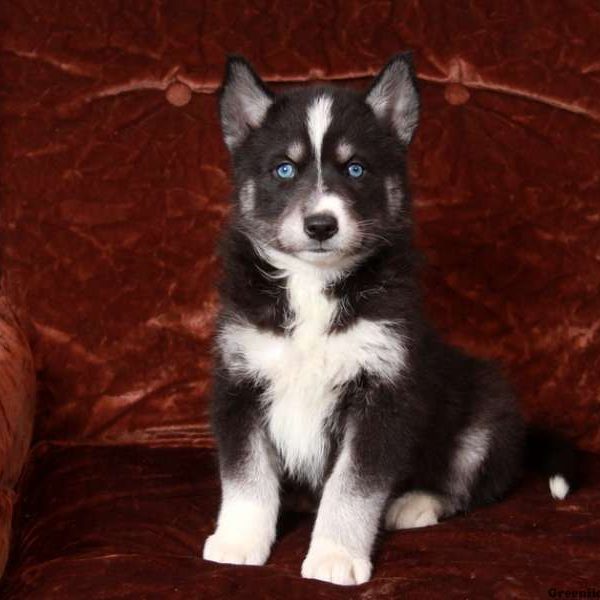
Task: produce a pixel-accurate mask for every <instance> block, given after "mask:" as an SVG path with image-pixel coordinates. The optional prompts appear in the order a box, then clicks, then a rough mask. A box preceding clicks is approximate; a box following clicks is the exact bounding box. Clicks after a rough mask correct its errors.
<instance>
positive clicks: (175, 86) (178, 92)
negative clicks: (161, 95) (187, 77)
mask: <svg viewBox="0 0 600 600" xmlns="http://www.w3.org/2000/svg"><path fill="white" fill-rule="evenodd" d="M166 96H167V100H168V101H169V102H170V103H171V104H172V105H173V106H185V105H186V104H187V103H188V102H189V101H190V100H191V99H192V90H190V88H189V87H188V86H187V85H185V83H181V82H180V81H177V82H175V83H172V84H171V85H170V86H169V87H168V88H167V92H166Z"/></svg>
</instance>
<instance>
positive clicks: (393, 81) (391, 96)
mask: <svg viewBox="0 0 600 600" xmlns="http://www.w3.org/2000/svg"><path fill="white" fill-rule="evenodd" d="M365 102H366V103H367V104H368V105H369V106H370V107H371V108H372V109H373V112H374V113H375V116H376V117H377V118H378V119H380V120H381V121H382V122H385V123H386V124H389V125H391V127H392V128H393V129H394V131H395V132H396V134H397V136H398V137H399V138H400V140H401V141H402V142H403V143H404V144H406V145H408V144H409V143H410V141H411V139H412V137H413V134H414V132H415V129H416V128H417V123H418V122H419V94H418V92H417V87H416V77H415V73H414V69H413V64H412V54H411V53H410V52H404V53H402V54H397V55H396V56H394V58H392V59H391V60H390V62H388V64H387V65H386V66H385V67H383V69H382V70H381V72H380V73H379V75H377V77H375V79H374V80H373V83H372V85H371V87H370V88H369V90H368V92H367V94H366V96H365Z"/></svg>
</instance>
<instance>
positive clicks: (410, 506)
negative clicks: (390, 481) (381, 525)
mask: <svg viewBox="0 0 600 600" xmlns="http://www.w3.org/2000/svg"><path fill="white" fill-rule="evenodd" d="M453 512H454V511H453V510H452V505H451V502H450V501H449V500H448V498H446V497H445V496H442V495H440V494H434V493H431V492H426V491H422V490H411V491H410V492H406V493H405V494H402V496H399V497H398V498H396V499H395V500H392V502H391V503H390V504H389V506H388V507H387V510H386V513H385V528H386V529H387V530H389V531H394V530H396V529H414V528H416V527H428V526H429V525H436V524H437V523H438V521H439V520H440V519H441V518H442V517H448V516H450V515H451V514H452V513H453Z"/></svg>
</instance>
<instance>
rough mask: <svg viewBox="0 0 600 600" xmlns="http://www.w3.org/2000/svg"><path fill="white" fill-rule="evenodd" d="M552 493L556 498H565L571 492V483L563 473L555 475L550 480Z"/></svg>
mask: <svg viewBox="0 0 600 600" xmlns="http://www.w3.org/2000/svg"><path fill="white" fill-rule="evenodd" d="M548 483H549V485H550V493H551V494H552V497H553V498H555V499H556V500H564V499H565V498H566V497H567V494H568V493H569V489H570V488H569V484H568V483H567V480H566V479H565V478H564V477H563V476H562V475H553V476H552V477H550V479H549V481H548Z"/></svg>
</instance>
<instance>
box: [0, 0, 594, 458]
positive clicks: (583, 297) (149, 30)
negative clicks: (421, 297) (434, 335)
mask: <svg viewBox="0 0 600 600" xmlns="http://www.w3.org/2000/svg"><path fill="white" fill-rule="evenodd" d="M268 6H269V8H268V10H266V9H265V7H263V5H262V3H261V2H258V1H251V2H249V3H245V4H244V10H243V11H240V10H239V6H238V4H237V3H235V2H229V1H227V2H203V1H202V0H175V1H172V2H168V3H156V2H151V1H150V0H140V1H139V2H128V3H125V4H122V3H118V2H111V1H108V2H94V1H93V0H69V1H68V2H67V1H66V0H53V1H52V2H51V3H50V4H48V2H46V1H44V2H41V1H39V0H38V1H37V2H36V1H34V0H11V1H8V2H4V3H2V4H1V5H0V22H2V24H3V28H2V36H1V48H2V50H3V53H2V63H1V64H2V67H1V68H2V79H3V86H2V90H1V91H0V98H1V100H2V119H3V133H2V161H1V164H2V167H1V168H2V171H1V177H2V185H3V204H4V206H3V210H2V217H1V219H0V233H1V234H2V239H3V241H4V244H3V246H4V247H3V250H2V264H3V266H4V271H5V272H4V278H5V282H6V288H7V290H8V291H9V293H10V294H11V296H12V298H13V300H14V302H15V304H16V305H17V306H18V307H19V308H21V309H22V310H23V312H24V313H25V314H26V315H27V316H28V318H29V319H30V322H31V329H32V338H33V344H34V348H35V354H36V360H37V364H38V368H39V372H40V384H41V386H42V388H43V392H42V393H43V398H44V401H43V402H42V403H40V414H39V419H38V421H37V438H38V439H58V440H60V439H65V438H67V439H81V440H86V441H124V442H130V441H145V440H169V439H170V440H173V439H177V438H179V436H181V435H185V436H186V437H187V439H189V441H190V443H195V444H200V445H203V444H206V443H209V440H210V438H209V435H208V432H207V429H206V426H205V423H206V419H205V416H206V415H205V408H206V402H205V398H206V391H207V382H208V380H209V373H210V354H209V351H208V348H209V338H210V335H211V329H212V319H213V315H214V313H215V307H216V300H215V294H214V283H215V277H216V275H217V263H216V260H215V257H214V253H213V249H214V244H215V239H216V237H217V235H218V232H219V230H220V227H221V224H222V223H223V220H224V218H225V217H226V214H227V194H228V191H229V187H228V185H229V184H228V180H227V176H228V173H227V169H228V164H227V160H228V159H227V156H226V152H225V149H224V146H223V144H222V142H221V139H220V132H219V128H218V124H217V116H216V103H215V95H214V91H215V88H216V86H217V85H218V82H219V78H220V77H221V73H222V68H223V62H224V56H225V53H227V52H234V51H235V52H242V53H244V54H246V55H247V56H248V58H250V59H251V60H253V61H254V62H255V64H256V67H257V68H258V69H259V71H260V72H261V73H262V74H263V75H264V76H265V77H266V79H267V80H269V81H272V82H280V84H281V85H290V84H293V83H294V82H297V81H305V80H313V79H315V78H320V79H327V80H337V81H340V82H342V83H346V82H353V83H354V84H355V85H358V86H360V85H365V84H366V80H365V79H364V78H365V76H367V75H370V74H372V73H374V72H375V71H376V70H377V69H378V68H379V67H380V66H381V64H382V63H383V62H384V61H385V60H386V59H387V58H388V57H389V55H391V54H392V53H394V52H397V51H399V50H404V49H406V48H412V49H414V51H415V60H416V66H417V72H418V75H419V78H420V80H421V83H422V85H421V87H422V94H423V108H422V114H423V119H422V126H421V128H420V130H419V131H418V133H417V137H416V141H415V143H414V147H413V149H412V175H413V190H414V197H415V203H416V208H417V210H416V219H417V222H418V229H419V242H420V246H421V248H422V249H423V250H424V252H425V256H426V258H427V260H428V261H429V267H428V268H427V269H426V271H425V273H426V275H425V279H426V283H427V299H428V303H429V307H430V312H431V314H432V316H433V318H434V320H435V321H436V322H437V323H438V324H439V326H440V327H441V329H442V330H443V331H444V332H445V333H446V335H447V336H448V337H449V338H450V339H451V340H452V341H455V342H458V343H460V344H461V345H463V346H464V347H466V348H467V349H469V350H472V351H474V352H478V353H481V354H484V355H486V356H491V357H495V358H498V359H500V360H501V361H503V363H504V364H505V365H506V370H507V372H508V374H509V375H510V377H511V378H512V379H513V381H514V382H515V385H516V387H517V389H518V391H519V392H520V396H521V398H522V402H523V406H524V409H525V410H526V411H527V413H528V415H529V416H531V417H532V418H535V419H536V420H538V421H545V422H548V423H550V424H551V425H553V426H556V427H558V428H559V429H561V430H562V431H564V432H565V433H566V434H567V435H569V436H571V437H574V438H576V439H578V440H579V442H580V443H581V445H582V446H583V447H585V448H587V449H590V450H600V427H599V424H600V412H599V411H598V410H597V402H598V395H597V390H598V388H599V386H600V369H598V368H597V367H598V365H597V360H598V352H599V350H600V321H599V320H598V308H599V305H598V298H597V296H598V293H597V292H598V289H599V286H600V268H599V256H600V223H599V221H598V218H599V216H598V197H599V183H598V174H597V165H598V164H599V163H600V144H598V139H599V136H600V124H599V119H600V81H599V79H598V76H597V72H598V63H597V61H598V55H599V54H600V43H599V41H598V40H599V36H598V35H597V32H598V31H599V30H600V14H599V13H598V11H597V6H596V4H595V2H594V1H593V0H588V1H587V2H586V1H582V2H579V3H577V4H576V5H573V6H570V7H569V8H566V7H565V5H564V3H562V2H560V1H559V0H553V1H551V2H543V3H540V2H522V3H514V2H501V1H494V2H473V3H469V4H467V5H465V4H464V3H460V2H458V3H442V4H440V3H439V2H436V1H433V0H430V1H429V2H428V1H420V2H417V3H413V2H392V3H387V2H380V3H376V4H372V3H369V4H363V3H360V2H357V3H353V4H350V5H348V6H346V7H345V8H344V9H343V10H338V9H337V8H336V6H337V4H335V3H313V2H309V3H307V4H306V5H305V4H303V5H302V10H301V11H294V12H295V14H294V15H293V18H291V15H290V11H289V10H288V9H287V8H286V7H287V6H288V5H287V4H280V3H277V2H275V3H270V4H269V5H268ZM173 84H179V85H182V84H186V85H187V86H188V87H189V88H190V89H191V90H192V91H193V92H194V93H193V95H192V97H191V99H190V100H189V102H187V103H184V104H183V105H180V106H177V101H176V102H175V103H173V102H172V100H171V101H169V100H168V99H167V96H169V94H168V93H166V92H168V91H169V88H171V97H173V91H172V85H173ZM175 95H177V94H175ZM183 96H184V97H185V92H183Z"/></svg>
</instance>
